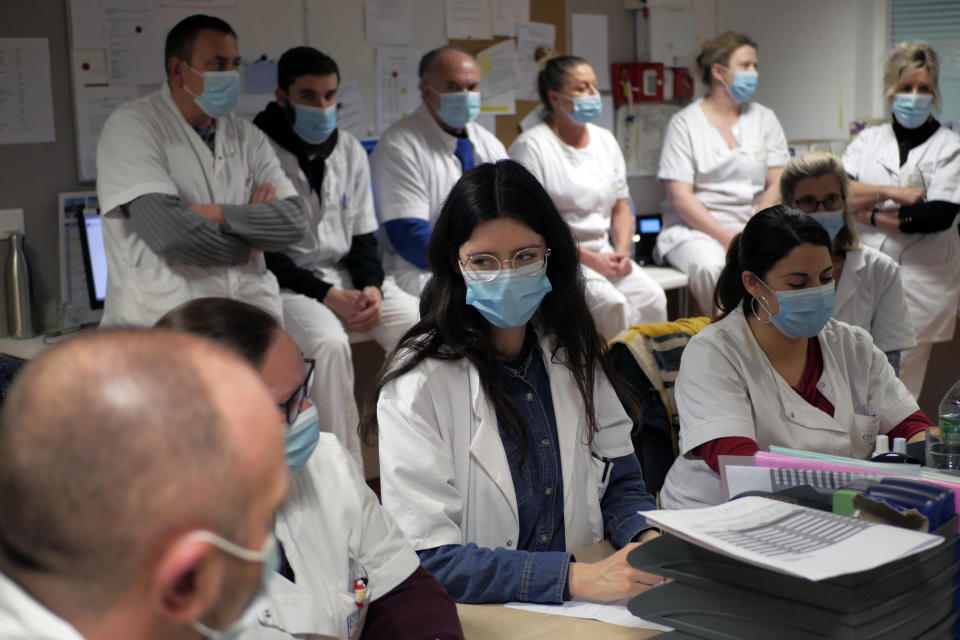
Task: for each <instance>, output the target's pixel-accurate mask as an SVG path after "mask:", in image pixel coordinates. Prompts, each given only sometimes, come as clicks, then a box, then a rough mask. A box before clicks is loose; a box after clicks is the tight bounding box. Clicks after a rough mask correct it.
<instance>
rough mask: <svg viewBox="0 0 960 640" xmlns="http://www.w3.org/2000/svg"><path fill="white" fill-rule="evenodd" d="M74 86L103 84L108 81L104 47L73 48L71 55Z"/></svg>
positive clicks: (108, 75)
mask: <svg viewBox="0 0 960 640" xmlns="http://www.w3.org/2000/svg"><path fill="white" fill-rule="evenodd" d="M71 62H72V63H73V80H74V84H75V86H78V87H86V86H89V85H92V84H97V85H103V84H107V83H109V81H110V74H109V72H108V71H107V51H106V49H74V50H73V55H72V56H71Z"/></svg>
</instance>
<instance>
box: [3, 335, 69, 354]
mask: <svg viewBox="0 0 960 640" xmlns="http://www.w3.org/2000/svg"><path fill="white" fill-rule="evenodd" d="M66 337H67V336H59V337H56V338H49V339H47V340H49V341H48V342H45V341H44V339H45V336H44V335H43V334H40V335H38V336H34V337H33V338H25V339H23V340H17V339H14V338H0V353H2V354H3V355H5V356H10V357H11V358H17V359H18V360H33V359H34V358H36V357H37V356H39V355H40V354H41V353H43V350H44V349H46V348H47V347H49V346H51V345H53V344H56V343H57V342H59V341H60V340H63V339H65V338H66Z"/></svg>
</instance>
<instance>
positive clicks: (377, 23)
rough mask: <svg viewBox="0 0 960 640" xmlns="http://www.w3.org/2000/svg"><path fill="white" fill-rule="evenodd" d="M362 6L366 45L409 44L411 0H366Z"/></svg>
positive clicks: (411, 31) (411, 20) (411, 30)
mask: <svg viewBox="0 0 960 640" xmlns="http://www.w3.org/2000/svg"><path fill="white" fill-rule="evenodd" d="M363 8H364V12H363V18H364V27H365V33H366V37H367V44H368V45H370V46H372V47H377V46H380V45H384V44H403V45H407V44H410V41H411V40H412V39H413V5H412V3H411V0H366V2H364V6H363Z"/></svg>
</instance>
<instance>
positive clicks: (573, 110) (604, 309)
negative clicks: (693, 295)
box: [510, 56, 667, 338]
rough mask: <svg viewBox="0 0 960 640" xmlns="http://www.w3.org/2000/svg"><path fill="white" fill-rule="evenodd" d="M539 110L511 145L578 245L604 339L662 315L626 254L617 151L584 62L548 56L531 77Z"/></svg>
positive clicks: (646, 279) (623, 180)
mask: <svg viewBox="0 0 960 640" xmlns="http://www.w3.org/2000/svg"><path fill="white" fill-rule="evenodd" d="M537 84H538V86H539V92H540V100H541V101H542V102H543V108H544V111H545V115H544V117H543V122H541V123H539V124H537V125H536V126H534V127H532V128H530V129H528V130H527V131H524V132H523V133H522V134H520V137H519V138H517V140H516V142H514V143H513V145H512V146H511V147H510V157H511V158H512V159H514V160H516V161H518V162H520V163H522V164H523V165H524V166H525V167H526V168H527V169H528V170H529V171H530V172H531V173H532V174H533V175H534V176H536V178H537V180H539V181H540V183H541V184H542V185H543V187H544V188H545V189H546V190H547V193H549V194H550V198H551V199H552V200H553V203H554V205H556V207H557V210H558V211H559V212H560V215H561V217H563V219H564V220H566V222H567V224H568V225H570V231H571V232H572V233H573V238H574V240H575V241H576V243H577V246H578V251H579V256H580V263H581V264H582V265H583V278H584V283H585V285H586V293H587V304H588V305H589V307H590V310H591V311H592V312H593V319H594V322H595V323H596V325H597V328H598V329H599V331H600V333H601V334H603V336H604V337H606V338H613V336H615V335H617V334H618V333H620V332H621V331H622V330H624V329H626V328H627V327H629V326H632V325H635V324H641V323H645V322H663V321H665V320H666V319H667V296H666V294H665V293H664V291H663V288H662V287H660V285H658V284H657V283H656V281H654V280H653V278H651V277H650V276H649V275H647V274H646V273H644V271H643V270H642V269H641V268H640V266H639V265H638V264H637V263H636V262H634V261H633V260H631V259H630V256H631V248H632V247H633V233H634V230H633V214H632V212H631V211H630V203H629V198H630V191H629V190H628V188H627V171H626V165H625V163H624V160H623V153H622V152H621V151H620V146H619V145H618V144H617V141H616V139H615V138H614V137H613V134H611V133H610V132H609V131H607V130H606V129H604V128H603V127H598V126H596V125H595V124H593V120H595V119H596V118H597V117H598V116H599V115H600V112H601V111H602V103H601V101H600V92H599V91H598V90H597V77H596V75H595V74H594V73H593V69H592V68H591V67H590V65H589V64H587V62H586V60H583V59H582V58H577V57H575V56H560V57H557V58H551V59H550V60H548V61H547V63H546V66H545V67H544V68H543V70H542V71H541V72H540V75H539V76H538V78H537Z"/></svg>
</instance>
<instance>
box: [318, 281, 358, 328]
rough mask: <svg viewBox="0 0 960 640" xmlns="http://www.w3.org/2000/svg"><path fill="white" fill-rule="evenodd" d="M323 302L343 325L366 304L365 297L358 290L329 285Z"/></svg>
mask: <svg viewBox="0 0 960 640" xmlns="http://www.w3.org/2000/svg"><path fill="white" fill-rule="evenodd" d="M323 304H325V305H326V306H327V307H329V308H330V310H331V311H333V313H334V314H336V316H337V318H339V319H340V322H342V323H343V324H344V326H346V324H347V322H349V321H350V320H351V319H352V318H353V317H354V316H355V315H356V314H357V313H358V312H359V311H361V310H362V309H363V308H364V307H365V306H366V302H365V298H364V297H363V294H362V293H361V292H360V291H356V290H355V289H337V288H336V287H330V290H329V291H327V295H326V296H325V297H324V298H323Z"/></svg>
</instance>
